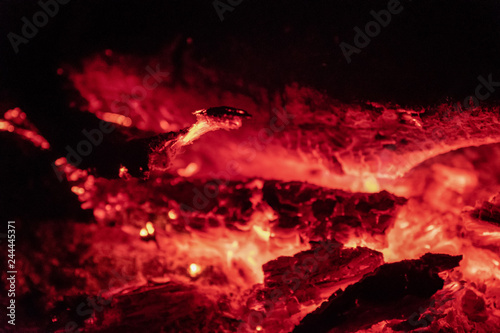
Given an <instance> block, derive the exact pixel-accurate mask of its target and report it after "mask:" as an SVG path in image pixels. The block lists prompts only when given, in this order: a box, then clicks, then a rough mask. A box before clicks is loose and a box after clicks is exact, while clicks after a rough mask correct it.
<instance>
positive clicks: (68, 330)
mask: <svg viewBox="0 0 500 333" xmlns="http://www.w3.org/2000/svg"><path fill="white" fill-rule="evenodd" d="M112 273H113V275H114V277H113V278H112V279H111V280H110V281H109V283H108V288H107V289H102V290H101V291H99V293H98V294H97V296H95V297H90V296H89V297H87V298H86V299H85V301H83V302H81V303H80V304H78V306H77V307H76V314H77V315H79V316H80V317H87V316H90V317H91V318H92V317H95V314H96V313H97V312H102V311H103V310H104V307H105V306H108V305H110V304H111V302H112V301H113V296H109V298H104V297H102V294H103V293H105V292H109V291H110V290H112V288H113V287H114V286H115V285H116V283H118V285H119V286H122V285H125V284H127V283H129V282H130V281H133V280H135V277H134V276H133V275H128V274H125V273H124V272H123V267H122V272H121V274H119V273H118V272H116V271H114V270H113V271H112ZM64 332H65V333H74V332H82V328H80V327H79V326H78V323H77V322H75V321H70V322H68V323H66V325H65V326H64Z"/></svg>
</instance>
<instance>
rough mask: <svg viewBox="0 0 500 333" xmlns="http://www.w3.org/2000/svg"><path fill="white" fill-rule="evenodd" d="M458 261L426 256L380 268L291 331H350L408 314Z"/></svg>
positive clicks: (300, 332) (435, 290)
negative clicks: (445, 271)
mask: <svg viewBox="0 0 500 333" xmlns="http://www.w3.org/2000/svg"><path fill="white" fill-rule="evenodd" d="M461 259H462V256H449V255H444V254H426V255H424V256H422V257H421V258H420V259H417V260H403V261H400V262H396V263H391V264H385V265H382V266H380V267H378V268H377V269H376V270H375V271H374V272H373V273H369V274H367V275H365V276H364V277H363V278H362V279H361V280H360V281H359V282H358V283H355V284H353V285H351V286H349V287H347V288H346V289H345V290H344V291H341V290H340V291H338V292H336V293H334V294H333V295H332V296H331V297H330V298H329V300H328V301H327V302H325V303H323V304H322V305H321V307H320V308H318V309H317V310H316V311H314V312H312V313H310V314H309V315H307V316H306V317H305V318H304V319H303V320H302V321H301V323H300V324H299V325H298V326H297V327H296V328H295V329H294V331H293V332H294V333H306V332H318V333H321V332H324V333H326V332H353V331H357V330H360V329H366V328H368V327H370V326H371V325H373V324H375V323H377V322H380V321H382V320H389V319H394V318H397V317H400V316H402V315H408V313H406V312H407V311H408V310H410V309H411V306H409V305H410V304H413V303H414V302H416V301H418V300H422V299H428V298H430V297H431V296H432V295H433V294H434V293H436V292H437V291H438V290H440V289H442V288H443V285H444V280H443V279H441V278H440V277H439V275H438V273H439V272H441V271H443V270H448V269H452V268H454V267H456V266H458V265H459V262H460V260H461ZM410 311H411V310H410Z"/></svg>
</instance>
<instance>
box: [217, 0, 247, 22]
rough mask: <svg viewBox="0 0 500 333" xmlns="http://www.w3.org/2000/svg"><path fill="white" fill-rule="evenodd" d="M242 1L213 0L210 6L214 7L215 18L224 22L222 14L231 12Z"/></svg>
mask: <svg viewBox="0 0 500 333" xmlns="http://www.w3.org/2000/svg"><path fill="white" fill-rule="evenodd" d="M242 2H243V0H214V1H213V2H212V5H213V6H214V9H215V12H216V13H217V16H219V19H220V21H221V22H222V21H224V13H225V12H232V11H233V10H234V8H235V7H236V6H239V5H240V4H241V3H242Z"/></svg>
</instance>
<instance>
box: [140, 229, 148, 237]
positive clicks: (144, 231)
mask: <svg viewBox="0 0 500 333" xmlns="http://www.w3.org/2000/svg"><path fill="white" fill-rule="evenodd" d="M139 236H141V237H146V236H148V230H147V229H146V228H142V229H141V231H139Z"/></svg>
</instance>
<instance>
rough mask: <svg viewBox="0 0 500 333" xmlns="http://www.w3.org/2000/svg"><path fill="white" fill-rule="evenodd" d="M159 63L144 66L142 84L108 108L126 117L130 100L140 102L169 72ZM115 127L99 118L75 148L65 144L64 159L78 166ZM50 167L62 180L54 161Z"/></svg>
mask: <svg viewBox="0 0 500 333" xmlns="http://www.w3.org/2000/svg"><path fill="white" fill-rule="evenodd" d="M159 66H160V65H159V64H157V65H156V69H153V68H152V67H151V66H149V65H148V66H146V68H145V70H146V72H148V74H146V75H145V76H144V78H143V80H142V85H137V86H135V87H133V88H132V89H131V94H130V95H127V94H122V95H121V98H120V99H119V100H115V101H113V102H112V103H111V105H110V108H111V110H112V111H113V113H115V114H119V115H121V116H123V117H127V116H128V115H129V114H130V110H131V107H132V106H131V103H132V102H140V101H142V100H144V99H145V98H146V97H147V94H148V91H151V90H153V89H155V88H157V87H158V86H159V84H160V83H161V82H163V81H164V80H165V78H167V77H168V76H169V75H170V73H169V72H162V71H161V70H160V67H159ZM115 129H116V126H115V125H113V124H111V123H109V122H106V121H104V120H101V121H100V122H99V127H98V128H94V129H91V130H90V131H89V130H87V129H83V130H82V134H83V136H85V138H86V140H85V139H83V140H81V141H80V142H78V144H77V145H76V147H75V148H73V147H71V146H69V145H67V146H66V147H65V149H66V151H67V154H66V161H67V162H68V163H70V164H71V165H73V166H74V167H78V166H79V165H80V163H82V161H83V157H86V156H89V155H90V154H92V150H93V149H94V147H97V146H99V145H100V144H101V143H102V142H103V141H104V134H109V133H111V132H113V131H114V130H115ZM52 168H53V169H54V172H55V173H56V175H57V179H59V181H60V182H62V181H63V179H64V178H63V174H64V172H62V171H60V170H59V168H58V167H57V166H56V164H55V162H53V163H52Z"/></svg>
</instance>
